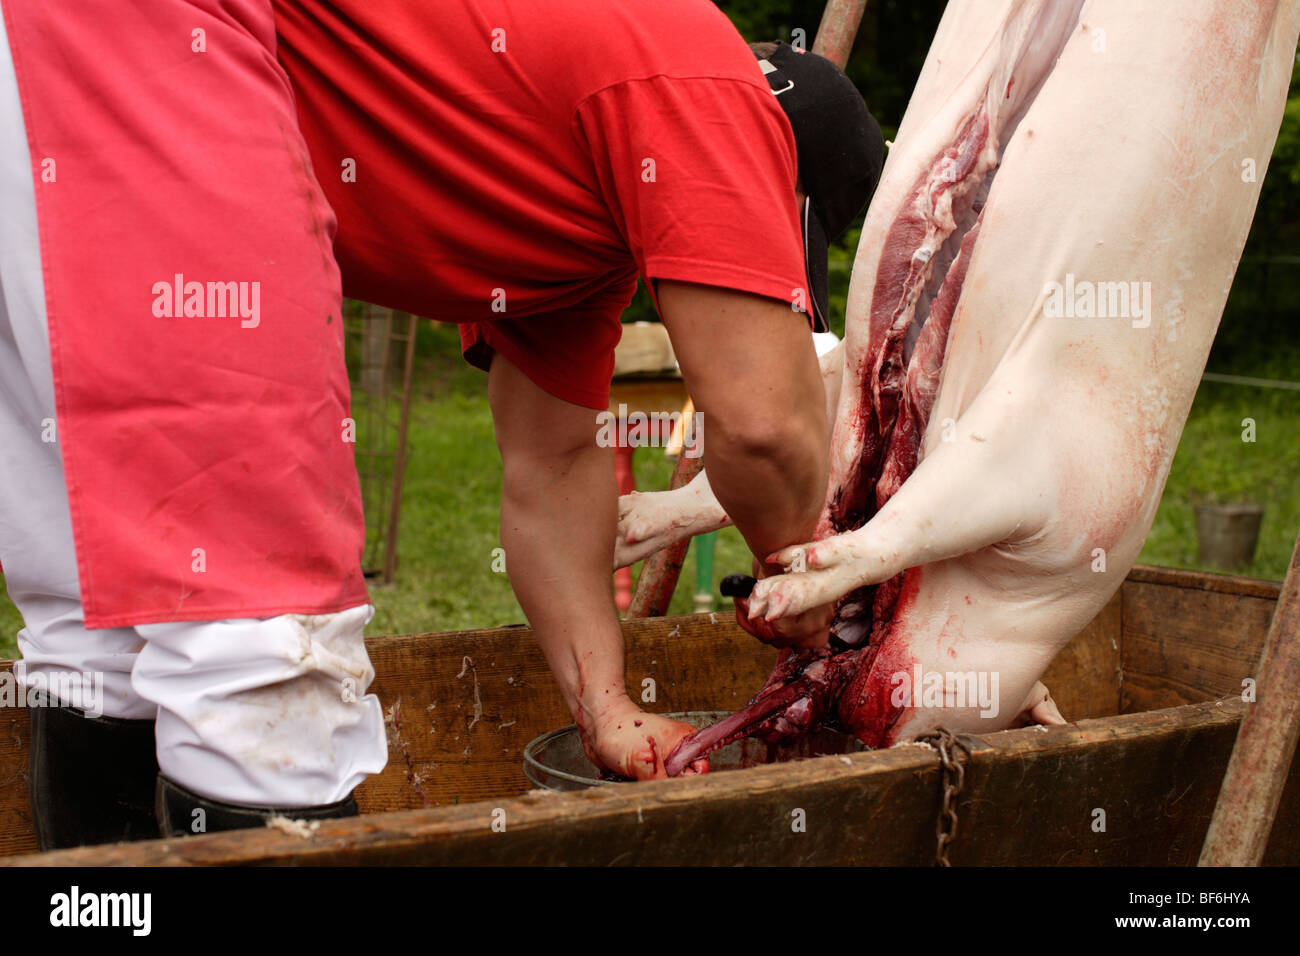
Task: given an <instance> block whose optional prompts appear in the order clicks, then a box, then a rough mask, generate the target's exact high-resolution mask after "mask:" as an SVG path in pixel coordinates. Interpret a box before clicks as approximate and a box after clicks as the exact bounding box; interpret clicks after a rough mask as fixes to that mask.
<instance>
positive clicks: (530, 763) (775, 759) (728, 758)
mask: <svg viewBox="0 0 1300 956" xmlns="http://www.w3.org/2000/svg"><path fill="white" fill-rule="evenodd" d="M664 716H665V717H671V718H672V719H674V720H680V721H683V722H685V723H688V724H690V725H691V726H692V727H698V728H704V727H708V726H709V725H710V724H715V723H717V722H718V721H719V720H721V719H722V718H724V717H727V716H729V714H728V712H727V711H722V710H692V711H687V712H686V713H679V714H665V715H664ZM867 749H868V748H867V747H866V746H864V745H863V744H862V743H861V742H860V741H859V740H858V739H857V738H856V737H854V736H852V735H851V734H843V733H839V732H838V731H834V730H827V729H825V728H820V729H818V730H815V731H813V732H812V733H810V734H808V735H807V736H805V737H802V738H801V739H799V740H797V741H795V742H794V743H792V744H781V745H779V746H775V747H774V746H770V745H768V744H765V743H763V742H762V741H761V740H751V739H749V738H745V739H743V740H738V741H736V742H735V743H733V744H728V745H727V746H726V747H723V748H721V749H720V750H716V751H714V752H713V753H712V754H710V755H709V769H710V772H711V773H718V772H719V771H725V770H742V769H744V768H746V767H757V766H759V765H760V764H768V763H785V762H786V761H790V760H801V759H807V758H809V757H823V756H827V755H832V754H849V753H859V752H861V751H863V750H867ZM597 773H598V771H597V769H596V766H595V764H593V763H592V762H591V761H590V760H588V759H587V755H586V754H585V753H584V752H583V750H582V741H581V739H580V738H579V737H578V728H577V726H576V725H574V724H570V725H569V726H568V727H562V728H560V729H559V730H552V731H551V732H550V733H546V734H542V735H541V736H540V737H537V738H536V739H534V740H533V741H532V742H531V743H529V745H528V746H527V747H525V748H524V775H525V776H527V777H528V779H529V780H531V781H532V782H533V784H534V785H535V786H538V787H541V788H543V789H545V790H585V789H587V788H589V787H605V786H618V785H620V784H621V783H623V782H624V781H617V780H599V779H597Z"/></svg>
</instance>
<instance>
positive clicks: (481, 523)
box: [0, 325, 1300, 657]
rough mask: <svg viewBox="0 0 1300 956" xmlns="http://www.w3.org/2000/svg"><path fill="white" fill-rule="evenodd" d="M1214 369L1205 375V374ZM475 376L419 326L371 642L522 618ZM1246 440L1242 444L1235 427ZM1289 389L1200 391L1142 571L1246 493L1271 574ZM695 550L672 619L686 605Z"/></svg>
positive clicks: (739, 556) (1279, 547)
mask: <svg viewBox="0 0 1300 956" xmlns="http://www.w3.org/2000/svg"><path fill="white" fill-rule="evenodd" d="M1214 364H1215V363H1214V362H1213V360H1212V362H1211V366H1212V367H1214ZM1233 366H1234V367H1233V368H1231V369H1228V368H1223V367H1220V368H1219V369H1218V370H1220V371H1237V372H1239V373H1243V374H1258V375H1267V376H1271V377H1276V378H1284V379H1289V380H1291V381H1295V380H1297V379H1300V349H1297V348H1294V347H1292V348H1290V349H1289V350H1287V349H1280V348H1270V349H1269V350H1267V352H1259V351H1256V352H1255V353H1254V354H1253V355H1246V356H1241V357H1239V360H1234V362H1233ZM486 382H487V379H486V376H484V375H483V374H482V373H480V372H478V371H476V370H474V369H471V368H469V367H467V366H465V365H464V364H463V363H462V362H461V361H460V358H459V352H458V349H457V340H456V336H455V332H454V330H452V329H449V328H445V327H434V326H432V325H426V326H425V327H424V328H423V329H422V331H421V341H420V361H419V374H418V383H419V384H418V390H417V394H416V398H415V400H414V403H413V407H412V416H411V417H412V420H411V432H410V457H409V463H408V467H407V473H406V488H405V494H404V495H403V505H402V531H401V548H400V564H399V569H398V581H397V583H396V584H395V585H393V586H392V587H389V588H375V589H374V590H373V592H372V598H373V600H374V602H375V605H376V607H377V612H376V615H375V619H374V621H373V622H372V624H371V626H370V632H371V633H373V634H383V633H407V632H416V631H442V630H453V629H459V628H470V627H487V626H493V625H499V624H512V623H518V622H521V621H523V614H522V612H521V611H520V609H519V605H518V604H517V603H516V601H515V599H514V595H513V594H512V593H511V590H510V585H509V581H508V580H507V578H506V576H505V575H504V574H499V573H495V572H494V571H493V570H492V557H493V554H492V552H493V549H494V548H496V547H497V546H498V540H497V524H498V519H497V500H498V495H499V494H500V459H499V457H498V454H497V450H496V444H495V442H494V441H493V437H492V421H491V416H490V414H489V412H488V407H487V396H486ZM1245 418H1252V419H1254V421H1255V436H1256V440H1255V441H1254V442H1253V443H1247V442H1243V441H1242V437H1241V436H1242V428H1243V426H1242V424H1241V422H1242V420H1243V419H1245ZM636 469H637V485H638V487H640V488H643V489H656V488H664V487H667V483H668V477H669V474H670V472H671V470H672V465H671V462H670V461H669V460H668V459H666V458H665V457H664V456H663V455H662V454H661V453H659V452H658V451H656V450H655V449H645V450H643V451H640V452H638V453H637V455H636ZM1297 476H1300V392H1286V391H1276V390H1264V389H1256V388H1247V387H1241V386H1234V385H1221V384H1214V383H1206V384H1205V385H1203V386H1202V388H1201V390H1200V392H1199V394H1198V395H1197V397H1196V401H1195V404H1194V405H1193V407H1192V411H1191V415H1190V417H1189V420H1188V424H1187V428H1186V430H1185V432H1184V434H1183V439H1182V443H1181V445H1180V446H1179V450H1178V454H1177V456H1176V457H1175V459H1174V464H1173V468H1172V471H1171V473H1170V477H1169V483H1168V486H1167V488H1166V490H1165V495H1164V498H1163V500H1162V501H1161V505H1160V509H1159V512H1158V514H1157V516H1156V521H1155V525H1154V527H1153V528H1152V531H1151V535H1150V537H1149V539H1148V541H1147V544H1146V547H1145V549H1144V550H1143V552H1142V557H1141V560H1142V561H1143V562H1145V563H1149V564H1161V565H1169V566H1173V567H1198V564H1197V561H1196V537H1195V524H1194V520H1193V513H1192V502H1193V500H1194V499H1195V498H1196V497H1197V496H1210V495H1213V496H1218V497H1226V498H1246V499H1253V500H1256V501H1258V502H1260V503H1263V504H1265V505H1266V507H1267V511H1266V513H1265V517H1264V526H1263V531H1262V536H1261V539H1260V544H1259V549H1258V552H1257V556H1256V560H1255V562H1254V564H1252V565H1251V566H1250V567H1249V568H1247V569H1245V571H1244V572H1242V573H1245V574H1249V575H1252V576H1256V577H1263V578H1274V579H1281V577H1282V576H1283V575H1284V574H1285V571H1286V565H1287V561H1288V559H1289V557H1290V553H1291V547H1292V544H1293V542H1294V540H1295V533H1296V529H1297V528H1298V527H1300V481H1297ZM748 567H749V558H748V554H747V551H746V549H745V546H744V543H743V542H742V541H741V539H740V536H739V535H738V534H737V533H736V531H735V530H734V529H731V528H728V529H725V530H724V531H722V532H721V533H720V534H719V536H718V545H717V556H716V560H715V566H714V575H713V578H714V580H713V583H712V592H713V593H714V594H716V593H717V585H718V582H719V581H720V580H721V578H722V576H723V575H725V574H728V573H731V572H734V571H744V570H747V569H748ZM694 582H695V548H694V547H693V548H692V549H691V553H690V555H689V556H688V558H687V564H686V568H685V571H684V573H683V585H682V586H681V587H680V588H679V589H678V591H677V594H676V595H675V597H674V599H673V605H672V608H671V613H674V614H684V613H688V612H689V611H690V610H691V592H692V591H693V590H694ZM20 627H21V619H20V618H19V616H18V613H17V611H16V610H15V609H14V608H13V606H12V605H11V604H10V603H9V602H8V601H7V600H4V599H3V598H0V657H8V656H13V655H14V654H15V645H14V635H15V634H16V632H17V631H18V629H19V628H20Z"/></svg>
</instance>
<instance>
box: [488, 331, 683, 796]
mask: <svg viewBox="0 0 1300 956" xmlns="http://www.w3.org/2000/svg"><path fill="white" fill-rule="evenodd" d="M488 393H489V396H490V399H491V404H492V418H493V421H494V423H495V427H496V436H497V445H498V447H499V448H500V450H501V462H502V467H503V477H502V488H501V543H502V545H503V546H504V547H505V551H506V567H507V569H508V571H509V573H510V583H511V586H512V587H513V588H514V591H515V595H516V597H518V599H519V604H520V606H521V607H522V608H523V610H524V613H525V614H526V615H527V616H528V621H529V623H530V624H531V625H532V627H533V633H534V635H535V636H536V638H537V641H538V643H539V644H540V645H541V648H542V651H543V653H544V654H545V655H546V660H547V662H548V663H549V664H550V666H551V673H552V674H554V675H555V680H556V683H558V684H559V685H560V691H561V693H563V695H564V701H565V703H566V704H567V705H568V707H569V711H570V712H571V713H572V714H573V718H574V721H575V722H576V723H577V724H578V727H579V728H580V729H581V731H582V740H583V745H584V747H585V748H586V749H587V752H588V755H589V756H591V757H592V758H593V759H594V760H596V761H597V762H599V763H601V764H603V765H604V766H606V767H609V768H610V769H612V770H616V771H618V772H619V773H621V774H623V775H624V776H628V777H636V778H638V779H642V778H647V777H655V776H663V775H664V773H663V759H664V758H665V757H666V756H667V755H668V754H669V753H670V752H671V751H672V749H673V747H675V746H676V745H677V742H678V741H679V740H681V738H682V737H684V736H685V735H686V734H688V733H690V732H691V731H692V730H693V728H692V727H690V726H689V725H688V724H683V723H680V722H678V721H673V720H668V719H667V718H665V717H661V716H658V715H654V714H646V713H642V712H641V710H640V709H639V708H638V707H637V706H636V704H634V703H633V702H632V701H631V700H630V699H629V698H628V696H627V693H626V690H625V687H624V682H623V634H622V631H621V630H620V629H619V623H618V613H617V611H616V610H615V608H614V599H613V593H612V591H611V588H610V572H609V569H610V564H611V562H612V560H613V550H614V548H613V541H614V523H615V520H616V518H617V508H618V505H617V501H618V486H617V484H616V482H615V480H614V459H613V456H612V454H611V453H610V450H609V449H608V448H600V447H597V445H596V431H597V424H596V414H597V413H596V412H595V411H593V410H592V409H590V408H582V407H581V406H578V405H572V404H570V403H568V402H565V401H562V400H560V399H558V398H555V397H554V396H552V395H549V394H547V393H546V392H544V391H542V389H540V388H538V387H537V386H536V385H535V384H533V382H532V381H531V380H530V379H529V378H528V377H527V376H525V375H524V374H523V373H522V372H520V371H519V370H518V369H517V368H515V366H513V365H511V364H510V362H509V361H507V360H506V359H505V358H503V357H502V356H501V355H497V356H495V358H494V359H493V362H492V370H491V373H490V375H489V377H488Z"/></svg>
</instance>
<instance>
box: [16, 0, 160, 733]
mask: <svg viewBox="0 0 1300 956" xmlns="http://www.w3.org/2000/svg"><path fill="white" fill-rule="evenodd" d="M33 187H34V184H33V182H32V168H31V162H30V159H29V155H28V149H27V136H26V131H25V128H24V126H23V116H22V107H21V106H20V104H19V100H18V85H17V82H16V81H15V79H14V69H13V61H12V60H11V59H10V56H9V43H8V41H7V39H6V38H5V36H4V21H3V18H0V563H2V564H3V565H4V573H5V583H6V585H7V587H8V590H9V597H10V599H11V600H13V602H14V604H16V605H17V606H18V610H19V611H20V612H22V615H23V622H24V624H25V625H26V626H25V627H24V628H23V629H22V630H21V631H19V632H18V647H19V649H20V650H21V652H22V655H23V666H22V667H21V668H19V669H18V676H19V677H20V679H21V678H23V677H24V671H25V673H26V674H27V675H35V674H39V675H40V677H39V678H38V679H39V680H41V681H42V682H48V681H50V679H51V678H56V677H58V676H61V675H68V674H71V675H74V676H79V675H82V674H85V673H88V672H90V673H94V674H96V675H102V679H103V701H102V709H103V712H104V713H105V714H108V715H109V716H110V717H126V718H151V717H153V715H154V709H155V708H154V705H153V704H151V703H150V702H149V701H147V700H144V699H142V698H141V697H139V696H138V695H137V694H136V693H135V692H134V691H132V690H131V667H132V665H133V664H134V663H135V654H136V652H137V651H139V650H140V648H141V646H143V641H142V640H141V638H140V635H139V634H137V633H136V632H135V631H134V630H133V629H132V628H129V627H128V628H113V629H111V630H98V631H88V630H86V628H85V627H84V626H83V624H82V614H81V590H80V588H79V586H78V584H77V560H76V554H75V552H74V550H73V545H72V518H71V516H70V515H69V513H68V497H67V493H66V491H65V489H64V483H63V462H62V459H61V457H60V453H59V445H58V441H57V433H56V431H55V424H54V422H55V416H54V380H53V376H52V374H51V372H50V340H49V333H48V330H47V328H46V324H45V287H44V284H43V281H42V277H41V256H40V245H39V242H38V239H37V232H36V195H35V192H34V188H33ZM91 683H93V681H91ZM69 703H78V702H77V701H69ZM87 709H94V708H92V707H87Z"/></svg>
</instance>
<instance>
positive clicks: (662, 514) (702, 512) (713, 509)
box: [614, 342, 844, 568]
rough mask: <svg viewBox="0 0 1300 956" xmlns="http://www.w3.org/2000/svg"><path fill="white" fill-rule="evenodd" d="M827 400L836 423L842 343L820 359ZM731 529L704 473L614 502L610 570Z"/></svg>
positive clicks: (830, 418)
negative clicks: (615, 517)
mask: <svg viewBox="0 0 1300 956" xmlns="http://www.w3.org/2000/svg"><path fill="white" fill-rule="evenodd" d="M817 363H818V366H819V367H820V369H821V377H822V384H823V386H824V388H825V395H826V422H827V425H828V427H829V426H833V425H834V424H835V410H836V408H837V407H838V404H839V400H840V382H841V380H842V379H843V375H844V343H843V342H841V343H840V344H839V345H837V346H836V347H835V348H834V349H832V350H830V351H828V352H826V353H824V354H823V355H821V356H819V357H818V360H817ZM729 524H731V519H730V518H728V517H727V513H726V512H725V511H724V510H723V509H722V505H720V504H718V499H717V497H716V496H715V495H714V494H713V489H712V488H711V487H710V486H709V476H708V472H707V471H702V472H700V473H699V474H698V475H696V476H695V477H694V478H693V479H691V481H690V483H689V484H687V485H685V486H683V487H681V488H677V489H675V490H673V491H645V492H638V491H633V492H632V493H631V494H626V495H623V496H622V497H621V498H619V500H618V533H617V535H616V537H615V541H614V567H615V568H625V567H628V566H629V565H632V564H635V563H636V562H638V561H640V560H642V559H644V558H648V557H649V556H650V555H652V554H654V553H655V552H657V551H662V550H663V549H664V548H667V547H669V546H671V545H673V544H675V543H676V542H678V541H680V540H682V538H689V537H694V536H695V535H698V534H705V533H706V532H709V531H716V530H718V529H719V528H725V527H726V526H727V525H729Z"/></svg>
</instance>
